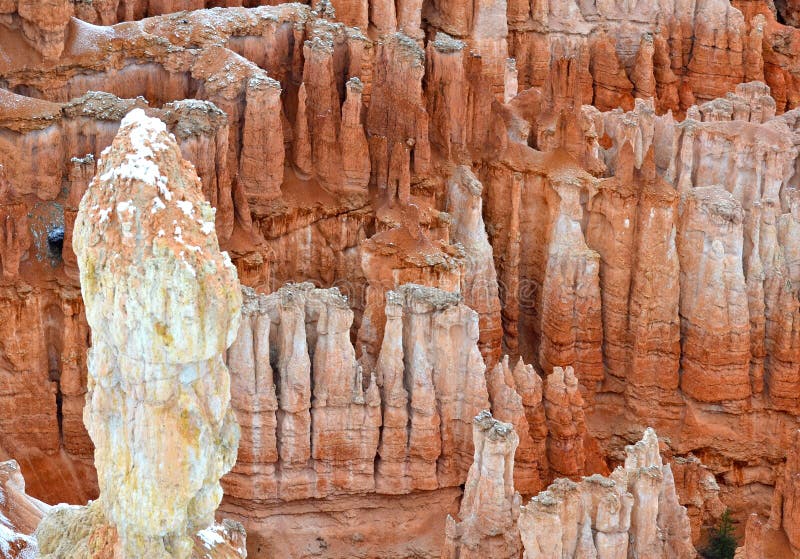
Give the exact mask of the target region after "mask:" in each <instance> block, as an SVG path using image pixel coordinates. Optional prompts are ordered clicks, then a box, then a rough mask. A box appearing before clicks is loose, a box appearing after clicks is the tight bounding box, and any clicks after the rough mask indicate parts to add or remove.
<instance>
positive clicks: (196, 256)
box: [39, 109, 243, 559]
mask: <svg viewBox="0 0 800 559" xmlns="http://www.w3.org/2000/svg"><path fill="white" fill-rule="evenodd" d="M73 239H74V240H73V243H74V248H75V253H76V254H77V257H78V264H79V267H80V277H81V288H82V292H83V298H84V301H85V302H86V316H87V319H88V322H89V325H90V326H91V328H92V347H91V349H90V350H89V384H88V389H89V393H88V394H87V399H86V408H85V409H84V423H85V424H86V426H87V428H88V431H89V434H90V435H91V437H92V441H93V442H94V445H95V466H96V467H97V472H98V479H99V484H100V493H101V495H100V499H99V500H98V501H97V502H96V503H93V504H92V505H90V507H89V508H88V509H79V511H72V512H70V511H66V512H65V511H64V509H59V511H60V512H54V513H53V514H54V515H55V514H58V515H60V516H61V517H62V518H61V520H60V522H61V523H66V524H67V525H69V523H70V522H81V523H83V524H86V523H87V522H88V524H89V525H90V526H93V525H96V524H98V523H103V522H108V523H110V525H111V526H112V527H113V528H115V529H116V532H117V533H118V534H119V540H120V542H119V545H118V546H116V548H115V553H114V556H115V557H121V558H125V559H134V558H141V557H148V558H154V557H176V558H184V557H190V556H191V555H192V548H193V547H194V543H193V541H192V539H191V536H192V535H194V534H195V533H197V532H200V531H202V530H205V529H206V528H208V527H209V526H211V525H212V524H213V522H214V511H215V510H216V508H217V506H218V505H219V502H220V500H221V499H222V489H221V487H220V484H219V479H220V478H221V477H222V476H223V475H224V474H225V473H226V472H227V471H229V470H230V469H231V467H232V466H233V464H234V462H235V460H236V455H237V449H238V442H239V427H238V425H237V423H236V419H235V417H234V415H233V412H232V409H231V406H230V378H229V375H228V369H227V368H226V366H225V364H224V362H223V359H222V354H223V352H225V350H226V349H227V348H228V347H229V346H230V345H231V344H232V343H233V341H234V339H235V337H236V333H237V330H238V326H239V319H240V311H241V291H240V287H239V281H238V279H237V274H236V269H235V268H234V267H233V265H232V264H231V262H230V259H229V258H228V255H227V254H226V253H222V252H220V250H219V244H218V241H217V236H216V233H215V230H214V210H213V209H212V208H211V206H210V205H209V204H208V203H207V202H206V201H205V200H204V199H203V195H202V191H201V188H200V180H199V179H198V178H197V174H196V173H195V170H194V167H192V165H191V164H189V163H187V162H186V161H184V160H183V158H182V157H181V153H180V151H179V148H178V145H177V144H176V142H175V139H174V137H172V136H171V135H168V134H167V132H166V127H165V126H164V124H163V123H162V122H161V121H159V120H156V119H152V118H148V117H147V116H146V115H145V114H144V112H143V111H141V110H140V109H136V110H134V111H131V112H130V113H129V114H128V115H127V116H126V117H125V119H123V121H122V125H121V127H120V130H119V133H118V134H117V137H116V138H115V140H114V143H113V144H112V145H111V147H110V148H109V149H108V150H107V151H105V152H104V153H103V157H102V159H101V160H100V162H99V164H98V173H97V176H96V177H95V179H94V180H93V181H92V183H91V185H90V186H89V189H88V191H87V192H86V194H85V195H84V197H83V200H82V201H81V205H80V210H79V212H78V216H77V219H76V222H75V231H74V237H73ZM64 515H66V517H64ZM79 517H82V518H83V520H82V521H81V520H79ZM53 522H56V524H58V522H59V521H58V520H57V519H56V518H51V515H50V514H48V515H47V516H46V517H45V519H44V520H43V522H42V526H40V529H39V532H40V547H41V551H42V553H43V554H45V556H47V552H48V549H50V552H51V553H54V555H52V556H53V557H92V556H93V553H94V552H92V551H91V550H89V548H88V547H87V546H88V545H89V543H90V541H94V540H95V539H96V537H97V536H96V534H95V535H94V536H92V537H88V536H87V534H86V532H88V533H89V535H91V529H90V527H86V526H84V528H83V529H82V533H77V532H75V531H71V530H66V531H65V532H64V534H63V536H62V541H61V542H59V546H56V547H55V548H54V547H53V546H50V547H49V548H46V546H45V545H43V542H42V541H41V536H42V535H44V534H45V533H46V532H47V527H48V526H52V525H53ZM79 532H80V531H79ZM87 537H88V540H87ZM71 538H72V539H74V538H77V540H82V539H83V540H86V541H85V542H84V544H83V546H84V548H85V549H83V550H81V551H77V550H78V549H82V548H81V546H80V545H78V544H74V545H72V546H71V547H69V545H70V542H69V541H66V540H69V539H71ZM212 539H213V537H212ZM65 545H67V546H68V547H69V549H72V550H73V551H72V552H70V554H68V555H62V553H63V549H64V546H65ZM57 549H60V550H61V551H57ZM242 552H243V550H242Z"/></svg>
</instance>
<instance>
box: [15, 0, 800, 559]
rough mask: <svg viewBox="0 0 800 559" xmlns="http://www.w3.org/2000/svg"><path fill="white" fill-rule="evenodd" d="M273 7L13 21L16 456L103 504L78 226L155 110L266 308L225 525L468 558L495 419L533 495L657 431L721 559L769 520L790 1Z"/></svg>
mask: <svg viewBox="0 0 800 559" xmlns="http://www.w3.org/2000/svg"><path fill="white" fill-rule="evenodd" d="M261 3H262V2H252V1H227V0H226V1H218V0H215V1H208V2H203V1H193V0H192V1H172V0H149V1H147V0H94V1H93V2H91V3H89V2H67V1H55V0H54V1H52V2H50V1H48V2H44V3H43V2H32V1H29V0H0V53H2V56H0V317H1V318H2V320H0V329H2V336H0V447H2V448H3V449H4V450H5V451H6V453H8V454H10V455H12V456H13V457H14V458H16V459H17V460H18V461H19V463H20V464H21V468H22V470H23V472H24V473H25V475H26V479H27V482H28V490H29V492H30V493H31V494H32V495H35V496H37V497H39V498H42V499H44V500H46V501H48V502H58V501H62V500H64V501H70V502H75V503H78V502H81V503H82V502H85V501H86V500H87V499H88V498H90V497H93V496H96V491H97V484H96V480H95V478H94V474H93V466H92V455H93V447H92V443H91V440H90V439H89V437H88V435H87V433H86V431H85V429H84V428H83V425H82V413H83V411H82V410H83V406H84V401H85V397H86V393H87V390H88V387H87V380H86V349H87V347H88V346H89V345H90V340H89V331H88V326H87V324H86V318H85V308H84V304H83V301H82V300H81V297H80V292H79V283H78V270H77V262H76V257H75V254H74V251H73V248H72V247H73V235H72V230H73V226H74V223H75V219H76V214H77V210H78V202H79V200H80V198H81V196H82V195H83V193H84V192H85V190H86V188H87V186H88V184H89V182H90V181H91V179H92V177H93V175H94V174H95V172H96V166H97V162H98V160H99V159H100V154H101V152H102V150H103V149H105V148H106V147H107V146H108V145H110V143H111V140H112V138H113V137H114V135H115V134H116V132H117V130H118V128H119V123H120V121H121V119H122V118H123V116H124V115H125V114H126V113H128V112H129V111H130V110H131V109H134V108H141V109H144V110H145V111H146V112H147V114H148V115H149V116H153V117H157V118H160V119H161V120H162V121H163V122H164V123H165V124H166V126H167V129H168V130H169V132H171V133H172V134H174V135H175V138H176V142H177V144H178V146H179V148H180V151H181V154H182V156H183V157H184V158H185V159H187V160H188V161H190V162H191V163H193V164H194V166H195V169H196V172H197V175H198V176H199V177H200V179H201V183H202V189H203V195H204V196H205V198H206V199H207V200H208V201H209V202H210V203H211V205H212V206H213V207H214V208H215V209H216V215H215V226H216V231H217V235H218V238H219V240H220V245H221V248H222V249H223V250H226V251H228V252H229V254H230V255H231V259H232V261H233V263H234V264H235V265H236V267H237V271H238V275H239V278H240V279H241V281H242V283H243V284H245V285H247V286H249V287H250V288H252V289H253V290H254V291H253V292H250V291H248V292H247V296H246V297H245V298H246V300H247V301H249V303H247V304H246V305H245V311H244V320H243V323H242V327H241V328H240V330H239V332H238V336H237V339H236V342H235V343H234V345H233V346H232V348H231V349H230V350H229V351H228V352H227V355H226V357H227V360H228V365H229V367H230V369H231V371H232V405H233V407H234V409H235V410H236V413H237V415H238V417H239V420H240V423H241V425H242V433H243V435H242V443H241V447H240V452H239V457H238V462H237V464H236V466H235V468H234V470H233V472H232V473H231V474H230V475H229V476H227V477H226V478H225V479H224V481H223V483H224V486H225V490H226V498H225V501H224V503H223V507H225V508H226V513H229V514H234V515H236V517H237V518H238V519H240V520H242V521H243V522H245V523H246V524H247V525H248V528H249V529H250V530H251V534H253V535H252V536H251V537H250V538H249V539H248V545H249V546H250V551H251V553H252V554H254V555H255V556H260V555H259V554H266V553H269V554H273V555H276V556H284V555H282V554H285V556H287V557H289V556H291V557H294V556H303V554H314V553H321V554H328V555H329V556H332V557H350V556H353V554H354V553H355V552H354V550H361V552H363V553H364V554H368V555H369V554H375V555H386V556H391V555H396V556H408V555H411V554H413V553H417V554H420V555H423V556H426V555H427V556H438V555H439V554H440V552H441V546H442V538H441V534H442V533H443V530H445V519H446V517H447V514H448V513H453V514H455V513H456V512H457V510H458V508H459V506H458V505H459V499H460V489H459V487H460V486H461V485H462V484H464V483H465V482H466V481H467V478H468V472H469V469H470V465H471V464H472V461H473V456H474V448H473V437H472V432H471V429H472V424H471V421H472V418H473V416H474V415H475V414H476V413H478V412H479V411H480V410H482V409H484V408H487V407H488V408H491V410H492V412H493V414H494V415H495V417H496V418H497V419H500V420H501V421H503V422H507V423H510V424H512V425H513V426H514V428H515V430H516V432H517V436H518V437H519V443H518V445H517V448H516V451H515V452H514V454H515V460H516V462H517V466H518V467H517V468H516V469H515V470H514V472H515V473H514V482H515V487H516V490H518V491H520V492H521V493H523V494H525V495H530V494H535V493H537V492H538V491H541V490H542V489H544V488H545V486H546V485H547V484H549V483H550V482H551V481H552V480H553V479H554V477H556V476H561V475H564V476H571V477H573V478H576V479H577V478H578V477H579V476H581V475H585V474H592V473H605V470H606V468H607V466H606V464H610V465H611V466H613V465H614V464H616V463H619V462H621V461H622V460H624V447H625V444H627V443H630V442H633V441H635V440H637V439H638V438H639V435H640V433H641V432H642V430H643V429H644V428H645V427H647V426H653V427H654V428H656V429H657V431H658V432H659V434H661V435H662V437H664V439H663V441H664V444H665V445H666V446H667V447H668V448H667V449H666V450H668V454H669V455H670V456H672V457H673V458H672V460H673V462H674V470H673V471H674V472H675V477H676V487H677V489H678V500H679V501H680V502H681V503H682V504H684V505H687V506H688V508H689V516H690V518H691V528H692V536H693V538H694V539H695V540H697V538H699V537H700V536H701V533H702V529H703V527H704V525H708V524H709V523H710V522H711V521H712V519H713V517H714V516H717V515H719V514H720V512H721V510H722V508H723V506H724V505H722V504H721V503H719V502H717V501H718V499H722V501H724V504H725V505H728V506H731V507H733V508H734V510H735V512H736V514H737V515H740V514H741V516H740V518H742V519H744V518H745V517H746V515H747V514H749V513H750V512H751V511H760V512H762V513H763V512H764V511H766V510H768V509H769V508H770V506H771V502H772V497H773V493H776V492H775V491H774V490H773V488H775V487H776V485H777V484H778V483H779V480H781V479H783V478H782V476H783V474H782V473H781V472H782V471H781V468H782V467H783V466H782V465H783V463H784V462H785V461H786V457H787V454H788V451H789V448H790V446H791V444H790V441H791V440H792V436H793V433H794V431H795V430H796V427H797V417H798V413H800V397H798V394H800V392H799V391H798V388H799V387H800V374H799V373H798V367H799V366H800V336H799V335H798V332H800V315H798V312H800V310H799V308H800V307H798V305H797V299H798V291H797V290H798V287H800V276H798V269H800V268H798V265H797V263H798V261H800V260H798V259H800V252H799V251H800V248H798V240H800V229H799V228H798V224H800V209H799V208H800V202H799V201H798V200H800V199H798V194H797V192H796V190H797V178H798V169H800V166H798V164H797V152H798V146H800V135H799V132H798V131H799V130H800V118H799V117H800V115H798V113H797V110H795V107H797V105H798V104H799V103H800V86H798V78H800V65H799V64H800V63H799V62H798V60H800V56H798V55H799V54H800V53H798V52H796V50H797V45H798V44H800V37H798V36H797V33H800V31H798V30H797V29H795V28H794V27H791V26H787V25H784V23H789V24H791V23H793V21H794V19H793V18H794V15H793V14H794V12H795V11H796V10H795V6H794V3H792V2H789V1H786V2H777V1H776V2H775V3H774V7H775V9H776V11H777V13H776V11H773V9H772V4H773V3H772V2H767V1H765V0H733V1H729V0H715V1H710V0H669V1H655V0H641V1H639V2H637V3H635V5H633V3H631V2H622V1H615V0H608V1H603V2H600V1H597V2H586V1H575V0H565V1H558V2H556V1H551V2H547V1H538V0H537V1H534V2H532V3H531V2H525V1H520V0H508V1H507V2H505V3H503V2H483V3H478V4H474V5H473V4H469V3H463V2H429V3H422V2H418V1H416V0H402V1H399V2H387V1H385V0H371V1H369V2H350V1H347V0H333V1H331V2H322V3H319V4H318V5H313V6H306V5H299V4H277V5H274V6H256V4H261ZM270 4H272V2H270ZM209 8H215V9H209ZM182 10H188V11H182ZM73 15H74V16H76V17H71V16H73ZM123 21H124V22H125V23H119V24H117V23H118V22H123ZM782 22H784V23H782ZM113 24H117V25H113ZM306 281H307V282H311V283H312V284H313V286H310V285H309V286H303V285H301V286H298V285H292V286H287V287H282V286H284V284H286V283H287V282H306ZM409 283H413V284H417V285H418V286H419V287H414V288H409V287H402V286H404V285H405V284H409ZM333 288H336V289H333ZM429 290H430V291H429ZM505 355H508V356H509V358H508V360H504V356H505ZM526 364H527V365H526ZM570 367H571V369H570ZM570 371H571V372H570ZM542 379H544V380H542ZM526 430H527V431H526ZM693 456H694V457H696V458H698V459H700V460H702V462H703V464H705V466H704V468H700V467H699V466H696V465H694V464H695V462H694V461H693V460H694V459H695V458H693ZM679 472H680V473H679ZM781 491H783V492H784V493H785V491H786V490H785V489H780V490H779V491H778V492H777V494H783V493H781ZM709 503H711V504H709ZM471 506H472V505H470V507H471ZM349 509H352V510H353V511H355V512H354V513H353V514H352V515H351V514H349V513H347V514H345V513H344V512H343V511H345V510H349ZM423 509H424V510H425V511H426V512H425V513H424V514H423V513H420V512H419V511H421V510H423ZM396 510H402V511H403V512H402V513H395V512H394V511H396ZM396 514H400V518H401V519H402V520H401V521H403V522H407V523H408V525H409V526H410V528H409V534H413V535H414V537H413V538H410V537H406V536H405V535H402V534H400V533H399V532H401V531H399V530H386V529H385V526H386V525H387V524H386V523H390V522H393V521H395V520H396V518H395V516H396ZM465 514H466V513H465ZM370 517H374V518H375V520H373V521H371V522H368V521H367V520H368V519H369V518H370ZM463 521H464V519H463V518H459V522H463ZM389 525H393V524H389ZM753 526H754V528H752V530H750V533H752V534H757V533H759V532H758V530H757V529H756V527H755V526H756V525H755V524H753ZM254 529H255V531H253V530H254ZM292 530H296V531H294V532H292ZM465 530H466V529H465ZM468 531H469V530H466V531H464V532H463V533H466V532H468ZM388 532H391V533H388ZM396 532H397V533H396ZM772 532H777V529H775V530H772ZM754 537H755V535H754V536H753V538H754ZM787 537H788V536H787ZM317 538H321V540H318V539H317ZM751 539H752V538H751Z"/></svg>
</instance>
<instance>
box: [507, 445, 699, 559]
mask: <svg viewBox="0 0 800 559" xmlns="http://www.w3.org/2000/svg"><path fill="white" fill-rule="evenodd" d="M626 455H627V456H626V459H625V464H624V466H620V467H618V468H617V469H616V470H614V472H613V473H612V474H611V476H610V477H603V476H600V475H593V476H589V477H585V478H583V480H581V481H580V482H579V483H575V482H572V481H569V480H567V479H559V480H556V482H555V483H553V485H551V486H550V487H549V488H548V489H547V490H546V491H544V492H542V493H540V494H539V495H537V496H536V497H534V498H533V499H531V501H530V503H528V504H527V505H525V506H524V507H522V509H521V512H520V513H519V532H520V535H521V538H522V543H523V546H524V548H525V553H524V557H525V559H538V558H542V559H544V558H546V557H547V558H549V557H614V558H620V559H621V558H624V557H653V558H659V557H663V558H667V557H695V556H696V552H695V550H694V548H693V547H692V541H691V530H690V527H689V517H688V515H687V513H686V509H685V508H684V507H682V506H681V505H680V504H679V503H678V497H677V494H676V492H675V483H674V480H673V477H672V470H671V469H670V466H669V464H666V465H664V464H662V461H661V456H660V454H659V448H658V438H657V437H656V434H655V432H654V431H653V430H652V429H648V430H647V431H645V434H644V438H643V439H642V440H641V441H640V442H638V443H636V444H635V445H631V446H628V447H627V449H626Z"/></svg>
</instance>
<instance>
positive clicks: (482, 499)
mask: <svg viewBox="0 0 800 559" xmlns="http://www.w3.org/2000/svg"><path fill="white" fill-rule="evenodd" d="M473 442H474V444H475V457H474V459H473V462H472V466H470V469H469V474H468V475H467V482H466V485H465V486H464V498H463V499H462V500H461V510H460V511H459V513H458V518H459V521H458V522H456V521H455V520H454V519H453V517H452V516H448V518H447V532H446V538H445V544H444V551H443V553H442V557H444V558H446V559H467V558H470V557H474V558H476V559H477V558H479V557H497V558H499V559H500V558H503V557H507V558H509V559H511V558H516V557H519V554H520V550H521V544H520V540H519V530H518V528H517V526H516V523H517V517H518V515H519V507H520V503H521V499H520V496H519V493H517V492H515V491H514V453H515V451H516V449H517V445H518V443H519V438H518V437H517V435H516V433H515V431H514V426H513V425H511V424H510V423H503V422H501V421H497V420H496V419H494V418H493V417H492V414H491V413H489V411H487V410H484V411H482V412H481V413H479V414H478V415H477V416H476V417H475V419H474V420H473Z"/></svg>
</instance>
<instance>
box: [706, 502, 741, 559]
mask: <svg viewBox="0 0 800 559" xmlns="http://www.w3.org/2000/svg"><path fill="white" fill-rule="evenodd" d="M736 545H737V542H736V536H734V535H733V519H732V518H731V511H730V509H726V510H725V512H724V513H722V516H721V517H720V519H719V524H718V525H717V526H716V527H715V528H712V529H711V538H710V539H709V542H708V547H706V549H705V550H704V551H703V556H704V557H706V559H733V556H734V555H735V554H736Z"/></svg>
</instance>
